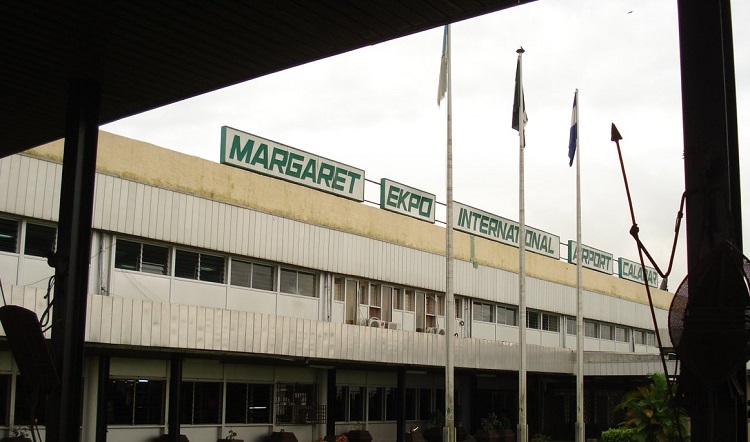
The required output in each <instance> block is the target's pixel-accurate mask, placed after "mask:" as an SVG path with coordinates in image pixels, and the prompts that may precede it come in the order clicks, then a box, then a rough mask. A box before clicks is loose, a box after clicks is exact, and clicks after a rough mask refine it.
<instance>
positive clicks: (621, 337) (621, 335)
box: [615, 327, 628, 342]
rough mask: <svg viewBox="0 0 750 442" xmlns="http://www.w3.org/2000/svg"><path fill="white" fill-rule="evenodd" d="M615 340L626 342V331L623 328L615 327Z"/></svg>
mask: <svg viewBox="0 0 750 442" xmlns="http://www.w3.org/2000/svg"><path fill="white" fill-rule="evenodd" d="M615 339H616V340H618V341H620V342H628V329H627V328H624V327H615Z"/></svg>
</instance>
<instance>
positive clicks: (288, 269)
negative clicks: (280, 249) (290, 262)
mask: <svg viewBox="0 0 750 442" xmlns="http://www.w3.org/2000/svg"><path fill="white" fill-rule="evenodd" d="M291 272H294V274H295V278H294V287H292V288H291V290H290V289H288V288H287V287H286V285H285V281H284V274H285V273H287V274H288V273H291ZM300 275H305V276H311V277H312V285H311V288H312V294H308V293H302V291H301V290H300V287H301V285H300ZM319 278H320V274H319V273H317V272H312V271H309V270H302V269H298V268H292V267H284V266H279V288H278V291H279V293H284V294H287V295H297V296H305V297H308V298H317V297H318V291H319V290H318V281H319ZM287 282H288V280H287Z"/></svg>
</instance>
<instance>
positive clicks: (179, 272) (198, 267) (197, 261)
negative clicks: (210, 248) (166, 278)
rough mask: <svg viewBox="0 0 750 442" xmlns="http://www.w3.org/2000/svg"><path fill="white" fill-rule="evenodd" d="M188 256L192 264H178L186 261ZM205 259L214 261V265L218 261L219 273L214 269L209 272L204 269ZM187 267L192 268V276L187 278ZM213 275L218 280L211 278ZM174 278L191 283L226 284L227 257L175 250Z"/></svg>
mask: <svg viewBox="0 0 750 442" xmlns="http://www.w3.org/2000/svg"><path fill="white" fill-rule="evenodd" d="M189 256H192V257H194V259H190V261H192V262H189V263H187V264H185V263H181V262H180V261H182V260H186V259H187V258H188V257H189ZM205 258H210V259H216V263H218V262H219V261H220V262H221V271H220V272H219V271H217V270H216V269H214V271H210V269H209V268H208V267H205V268H204V265H203V264H204V259H205ZM188 267H192V276H188V272H187V269H188ZM204 272H205V273H204ZM204 275H206V276H204ZM213 275H219V278H218V280H217V278H215V277H213ZM174 276H175V278H181V279H190V280H193V281H201V282H209V283H214V284H226V279H227V257H226V256H224V255H214V254H212V253H202V252H198V251H195V250H188V249H179V248H176V249H175V252H174Z"/></svg>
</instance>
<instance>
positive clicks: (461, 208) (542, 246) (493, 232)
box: [453, 202, 560, 259]
mask: <svg viewBox="0 0 750 442" xmlns="http://www.w3.org/2000/svg"><path fill="white" fill-rule="evenodd" d="M453 228H454V229H456V230H460V231H462V232H466V233H470V234H472V235H477V236H481V237H484V238H487V239H489V240H492V241H497V242H501V243H503V244H507V245H510V246H514V247H518V244H519V243H518V232H519V230H520V226H519V225H518V223H516V222H515V221H511V220H509V219H505V218H502V217H500V216H497V215H493V214H491V213H488V212H484V211H481V210H479V209H475V208H473V207H470V206H467V205H464V204H461V203H457V202H454V203H453ZM526 249H527V250H529V251H530V252H535V253H539V254H540V255H545V256H549V257H551V258H555V259H560V237H559V236H557V235H553V234H551V233H547V232H544V231H542V230H537V229H534V228H531V227H529V226H526Z"/></svg>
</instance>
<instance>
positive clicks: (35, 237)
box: [23, 223, 57, 257]
mask: <svg viewBox="0 0 750 442" xmlns="http://www.w3.org/2000/svg"><path fill="white" fill-rule="evenodd" d="M56 236H57V229H55V228H54V227H50V226H40V225H38V224H31V223H26V241H25V244H24V252H23V253H24V254H26V255H31V256H42V257H45V256H47V254H49V253H50V252H53V251H54V250H55V237H56Z"/></svg>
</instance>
